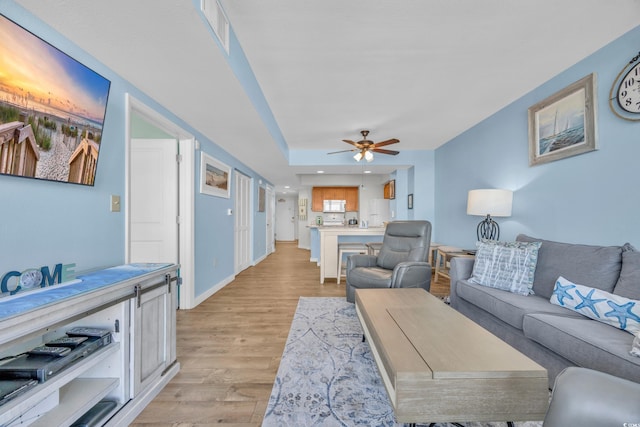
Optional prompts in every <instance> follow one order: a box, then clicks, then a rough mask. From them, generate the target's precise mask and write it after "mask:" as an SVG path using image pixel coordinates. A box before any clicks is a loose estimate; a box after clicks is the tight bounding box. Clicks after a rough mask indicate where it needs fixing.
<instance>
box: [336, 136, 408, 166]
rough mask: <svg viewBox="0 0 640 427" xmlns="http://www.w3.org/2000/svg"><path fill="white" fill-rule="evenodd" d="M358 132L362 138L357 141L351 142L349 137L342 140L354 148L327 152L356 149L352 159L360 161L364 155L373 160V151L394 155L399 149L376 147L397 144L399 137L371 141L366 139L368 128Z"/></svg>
mask: <svg viewBox="0 0 640 427" xmlns="http://www.w3.org/2000/svg"><path fill="white" fill-rule="evenodd" d="M360 133H361V134H362V140H361V141H358V142H353V141H351V140H349V139H343V141H344V142H346V143H347V144H351V145H353V146H354V147H356V148H352V149H351V150H340V151H333V152H331V153H328V154H336V153H346V152H348V151H357V153H356V154H355V155H354V156H353V158H354V159H356V161H358V162H359V161H360V160H362V158H363V157H364V159H365V160H366V161H368V162H370V161H372V160H373V153H374V152H376V153H381V154H391V155H392V156H395V155H396V154H398V153H399V151H395V150H385V149H384V148H378V147H384V146H385V145H391V144H397V143H398V142H400V140H399V139H395V138H392V139H388V140H386V141H381V142H373V141H371V140H368V139H367V135H369V131H368V130H363V131H360Z"/></svg>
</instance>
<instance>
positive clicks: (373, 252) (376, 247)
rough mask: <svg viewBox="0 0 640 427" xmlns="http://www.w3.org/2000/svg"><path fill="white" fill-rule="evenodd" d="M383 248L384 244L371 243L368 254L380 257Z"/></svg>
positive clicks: (368, 246)
mask: <svg viewBox="0 0 640 427" xmlns="http://www.w3.org/2000/svg"><path fill="white" fill-rule="evenodd" d="M381 247H382V242H369V243H367V253H368V254H369V255H378V252H380V248H381Z"/></svg>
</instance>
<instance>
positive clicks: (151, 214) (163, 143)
mask: <svg viewBox="0 0 640 427" xmlns="http://www.w3.org/2000/svg"><path fill="white" fill-rule="evenodd" d="M129 152H130V159H131V160H130V165H131V174H130V181H129V188H130V198H129V222H130V225H131V234H130V241H129V250H130V253H129V262H169V263H173V264H178V263H179V262H180V256H179V252H178V238H179V235H180V229H179V227H178V224H177V221H176V219H177V218H178V197H179V196H178V163H177V153H178V142H177V141H176V140H175V139H132V140H131V146H130V151H129Z"/></svg>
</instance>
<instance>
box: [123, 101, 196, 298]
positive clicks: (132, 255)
mask: <svg viewBox="0 0 640 427" xmlns="http://www.w3.org/2000/svg"><path fill="white" fill-rule="evenodd" d="M125 111H126V116H125V132H126V135H125V144H126V150H125V153H126V154H125V171H126V172H125V197H124V201H125V203H124V204H123V205H124V207H125V209H124V213H125V261H126V262H135V261H134V260H140V259H141V258H142V257H143V255H141V254H143V253H144V251H147V254H146V255H144V257H145V258H146V262H177V263H179V264H180V269H179V270H178V274H179V276H180V280H181V282H182V283H181V286H180V288H179V295H180V297H179V308H181V309H190V308H193V307H194V306H195V287H194V264H195V262H194V191H195V190H194V188H195V184H194V181H195V179H194V174H195V172H194V164H195V163H194V157H195V155H194V151H195V138H194V137H193V135H191V134H190V133H189V132H187V131H185V130H183V129H182V128H180V127H179V126H178V125H176V124H175V123H173V122H171V121H170V120H168V119H166V118H165V117H164V116H162V115H161V114H159V113H158V112H156V111H155V110H153V109H151V108H150V107H148V106H147V105H145V104H144V103H142V102H141V101H139V100H137V99H136V98H134V97H133V96H131V95H129V94H127V95H126V97H125ZM139 118H141V119H142V122H143V123H146V125H148V126H149V128H150V129H151V130H150V131H148V132H143V133H149V134H151V135H152V136H151V137H147V136H144V135H143V136H141V137H138V138H134V137H133V135H137V133H139V130H140V129H138V127H140V126H145V125H140V124H138V123H139V122H140V121H137V119H139ZM132 123H133V126H134V127H135V128H133V129H132ZM158 134H159V135H162V136H161V137H158V136H157V135H158ZM134 139H138V140H149V139H151V140H156V141H158V140H170V141H171V144H169V143H168V142H166V143H164V142H161V143H159V144H160V145H163V146H164V147H163V148H162V150H160V151H166V152H165V153H163V154H160V151H158V149H159V147H151V148H150V149H149V148H148V147H147V148H143V147H144V143H142V142H138V141H136V142H134V141H133V140H134ZM148 142H150V141H148ZM152 153H153V154H152ZM170 157H172V160H171V161H170V160H169V159H170ZM160 158H164V160H162V161H164V162H166V163H167V164H169V163H172V165H173V166H171V169H175V173H174V172H171V175H172V178H171V180H172V181H173V183H172V184H170V186H171V188H170V189H169V190H168V191H167V192H163V194H162V196H158V195H156V196H154V199H155V198H157V197H162V198H163V199H164V198H167V199H171V201H169V200H167V204H168V205H173V207H171V208H167V209H165V210H166V212H164V213H163V216H165V214H166V218H165V219H163V221H164V222H165V224H168V225H165V227H166V228H167V230H163V231H162V233H163V234H164V236H163V237H162V239H160V240H161V241H158V242H154V243H153V244H151V243H141V242H142V241H144V240H145V239H146V237H145V233H146V232H147V231H149V230H144V228H145V227H147V226H146V225H145V226H142V225H141V223H140V222H139V221H138V220H139V219H140V216H139V214H140V212H141V211H140V209H143V210H144V209H145V207H141V204H140V203H138V202H139V200H137V199H138V198H139V197H142V196H140V195H139V194H140V190H141V189H144V187H146V186H159V185H158V184H157V182H158V181H159V180H164V173H163V171H162V170H160V171H159V172H157V173H156V174H155V175H154V176H155V178H152V179H151V181H149V178H146V177H144V176H143V171H144V170H145V169H148V168H144V167H141V166H140V165H141V164H143V163H144V162H147V164H148V165H153V164H154V163H153V162H156V163H157V162H160ZM158 173H159V175H158ZM163 182H164V181H163ZM163 185H164V184H163ZM133 186H135V187H136V188H135V189H134V188H133ZM134 197H135V198H136V200H135V201H134V200H133V198H134ZM162 203H163V204H164V203H165V201H164V200H163V201H162ZM132 209H133V210H132ZM170 214H171V215H172V216H173V220H171V217H170V216H169V215H170ZM145 215H147V217H148V218H147V219H148V220H152V221H151V222H153V220H155V219H156V218H155V217H154V215H155V213H154V212H146V213H145ZM155 216H156V217H157V216H158V215H155ZM147 222H149V221H147ZM147 228H151V227H147ZM157 228H158V227H156V231H155V233H156V234H158V233H160V232H159V231H158V230H157ZM141 235H142V237H141ZM174 254H175V255H174ZM173 256H175V258H174V259H175V260H173V259H172V260H171V261H167V259H166V258H169V257H173ZM150 258H153V259H150Z"/></svg>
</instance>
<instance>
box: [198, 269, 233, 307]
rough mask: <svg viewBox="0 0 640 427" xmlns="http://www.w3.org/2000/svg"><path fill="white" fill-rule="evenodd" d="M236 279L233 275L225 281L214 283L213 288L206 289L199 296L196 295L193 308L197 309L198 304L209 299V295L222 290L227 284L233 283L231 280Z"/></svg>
mask: <svg viewBox="0 0 640 427" xmlns="http://www.w3.org/2000/svg"><path fill="white" fill-rule="evenodd" d="M235 278H236V276H235V275H232V276H229V277H227V278H226V279H224V280H222V281H220V282H218V283H216V284H215V285H214V286H212V287H211V288H209V289H207V291H206V292H205V293H203V294H201V295H198V296H197V297H196V298H195V301H194V302H195V305H194V306H193V307H197V306H198V304H200V303H201V302H203V301H204V300H206V299H207V298H209V297H210V296H211V295H213V294H215V293H216V292H218V291H219V290H220V289H222V288H224V287H225V286H227V285H228V284H229V283H231V282H233V280H234V279H235Z"/></svg>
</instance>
